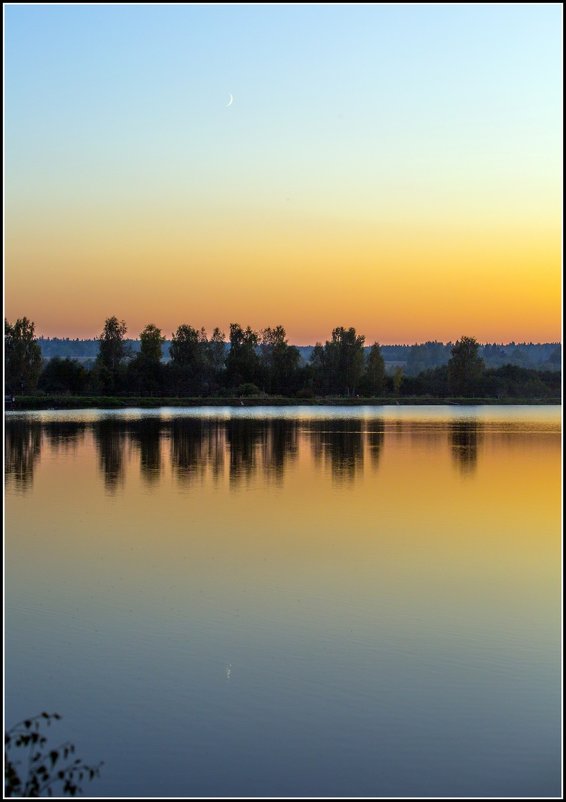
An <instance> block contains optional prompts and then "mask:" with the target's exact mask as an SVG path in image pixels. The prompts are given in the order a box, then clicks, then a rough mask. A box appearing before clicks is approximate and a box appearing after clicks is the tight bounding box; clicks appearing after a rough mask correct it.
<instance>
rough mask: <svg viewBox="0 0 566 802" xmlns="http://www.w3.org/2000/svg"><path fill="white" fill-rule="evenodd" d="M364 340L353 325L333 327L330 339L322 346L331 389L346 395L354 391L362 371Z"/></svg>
mask: <svg viewBox="0 0 566 802" xmlns="http://www.w3.org/2000/svg"><path fill="white" fill-rule="evenodd" d="M364 342H365V337H364V335H363V334H359V335H358V334H356V329H355V328H353V327H350V328H349V329H345V328H344V327H343V326H339V327H338V328H336V329H333V331H332V340H330V342H328V341H327V342H326V345H325V348H324V350H325V361H326V363H327V366H328V369H329V371H330V374H331V382H330V383H331V387H332V389H333V390H335V391H337V392H339V393H345V394H346V395H351V394H354V393H355V392H356V389H357V387H358V383H359V381H360V379H361V377H362V374H363V371H364Z"/></svg>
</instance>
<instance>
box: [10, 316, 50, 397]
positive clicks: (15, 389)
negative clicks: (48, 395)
mask: <svg viewBox="0 0 566 802" xmlns="http://www.w3.org/2000/svg"><path fill="white" fill-rule="evenodd" d="M4 358H5V360H6V361H5V381H6V389H7V390H8V392H10V393H29V392H31V391H32V390H35V388H36V387H37V380H38V379H39V374H40V371H41V348H40V346H39V344H38V342H37V338H36V336H35V324H34V323H33V322H32V321H31V320H28V319H27V317H23V318H18V320H16V322H15V323H14V324H13V325H12V324H10V323H8V321H7V320H5V321H4Z"/></svg>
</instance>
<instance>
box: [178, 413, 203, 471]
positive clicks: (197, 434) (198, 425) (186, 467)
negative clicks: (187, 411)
mask: <svg viewBox="0 0 566 802" xmlns="http://www.w3.org/2000/svg"><path fill="white" fill-rule="evenodd" d="M205 433H206V421H203V420H199V419H197V418H178V419H177V420H173V422H172V423H171V467H172V469H173V473H174V474H175V476H176V477H177V479H178V480H179V481H181V482H184V483H190V482H191V481H193V480H194V479H195V478H197V477H198V476H202V475H203V474H204V471H205V468H206V463H205V461H204V459H203V443H204V438H205Z"/></svg>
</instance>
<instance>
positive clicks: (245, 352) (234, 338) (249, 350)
mask: <svg viewBox="0 0 566 802" xmlns="http://www.w3.org/2000/svg"><path fill="white" fill-rule="evenodd" d="M258 344H259V335H258V333H257V332H256V331H253V329H251V328H250V327H249V326H248V327H247V328H246V329H243V328H242V327H241V326H240V325H239V324H238V323H230V351H229V353H228V356H227V358H226V379H227V382H228V386H229V387H239V386H240V385H241V384H245V383H252V384H258V383H260V384H261V383H262V382H261V365H260V361H259V357H258V355H257V351H256V348H257V346H258Z"/></svg>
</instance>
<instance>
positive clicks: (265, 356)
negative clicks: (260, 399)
mask: <svg viewBox="0 0 566 802" xmlns="http://www.w3.org/2000/svg"><path fill="white" fill-rule="evenodd" d="M260 353H261V363H262V366H263V372H264V379H265V384H266V386H265V389H266V390H267V392H269V393H282V394H285V393H291V392H294V391H295V390H296V389H297V387H296V379H297V368H298V366H299V361H300V354H299V350H298V348H295V346H294V345H289V343H288V342H287V336H286V332H285V329H284V328H283V326H275V328H273V329H272V328H267V329H263V331H262V332H261V345H260Z"/></svg>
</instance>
